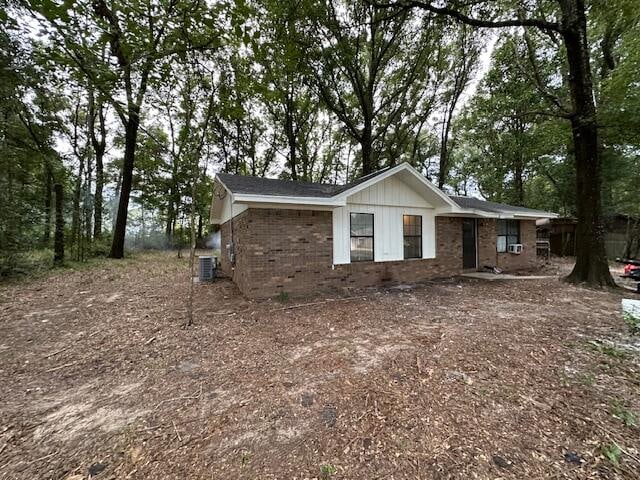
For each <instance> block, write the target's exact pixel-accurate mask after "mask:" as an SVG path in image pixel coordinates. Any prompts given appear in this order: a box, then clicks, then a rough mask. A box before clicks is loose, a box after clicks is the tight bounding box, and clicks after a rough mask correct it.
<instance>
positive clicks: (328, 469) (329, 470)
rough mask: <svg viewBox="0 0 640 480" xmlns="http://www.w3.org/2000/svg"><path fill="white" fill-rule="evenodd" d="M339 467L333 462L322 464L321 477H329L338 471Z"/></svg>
mask: <svg viewBox="0 0 640 480" xmlns="http://www.w3.org/2000/svg"><path fill="white" fill-rule="evenodd" d="M337 472H338V469H337V468H336V467H334V466H333V465H331V464H328V463H327V464H325V465H321V466H320V478H323V479H328V478H330V477H331V476H332V475H333V474H334V473H337Z"/></svg>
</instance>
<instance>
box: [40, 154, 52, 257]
mask: <svg viewBox="0 0 640 480" xmlns="http://www.w3.org/2000/svg"><path fill="white" fill-rule="evenodd" d="M52 184H53V175H52V174H51V165H50V164H49V160H45V166H44V232H43V234H42V243H43V244H44V247H45V248H47V247H48V246H49V241H50V240H51V195H52V191H51V189H52Z"/></svg>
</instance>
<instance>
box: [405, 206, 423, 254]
mask: <svg viewBox="0 0 640 480" xmlns="http://www.w3.org/2000/svg"><path fill="white" fill-rule="evenodd" d="M402 228H403V232H402V233H403V236H404V258H422V217H421V216H420V215H403V216H402Z"/></svg>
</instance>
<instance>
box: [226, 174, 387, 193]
mask: <svg viewBox="0 0 640 480" xmlns="http://www.w3.org/2000/svg"><path fill="white" fill-rule="evenodd" d="M389 168H391V167H387V168H383V169H382V170H378V171H376V172H373V173H371V174H369V175H366V176H364V177H360V178H359V179H357V180H356V181H355V182H351V183H347V184H346V185H334V184H330V183H309V182H297V181H293V180H280V179H277V178H260V177H247V176H244V175H232V174H230V173H218V174H217V176H218V178H219V179H220V181H222V183H224V184H225V185H226V187H227V188H228V189H229V190H231V192H232V193H239V194H246V195H274V196H284V197H320V198H329V197H333V196H334V195H337V194H339V193H342V192H344V191H345V190H349V189H350V188H353V187H355V186H356V185H358V184H360V183H362V182H366V181H367V180H369V179H370V178H373V177H376V176H378V175H380V174H382V173H384V172H386V171H387V170H389Z"/></svg>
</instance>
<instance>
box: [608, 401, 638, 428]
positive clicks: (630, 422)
mask: <svg viewBox="0 0 640 480" xmlns="http://www.w3.org/2000/svg"><path fill="white" fill-rule="evenodd" d="M611 414H612V415H613V416H614V417H616V418H617V419H618V420H620V421H621V422H622V423H623V424H624V425H625V426H626V427H635V426H636V424H637V418H636V415H635V414H634V413H633V412H632V411H631V410H629V409H628V408H627V407H625V406H624V405H623V404H622V403H619V402H615V403H614V404H613V406H612V407H611Z"/></svg>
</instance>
